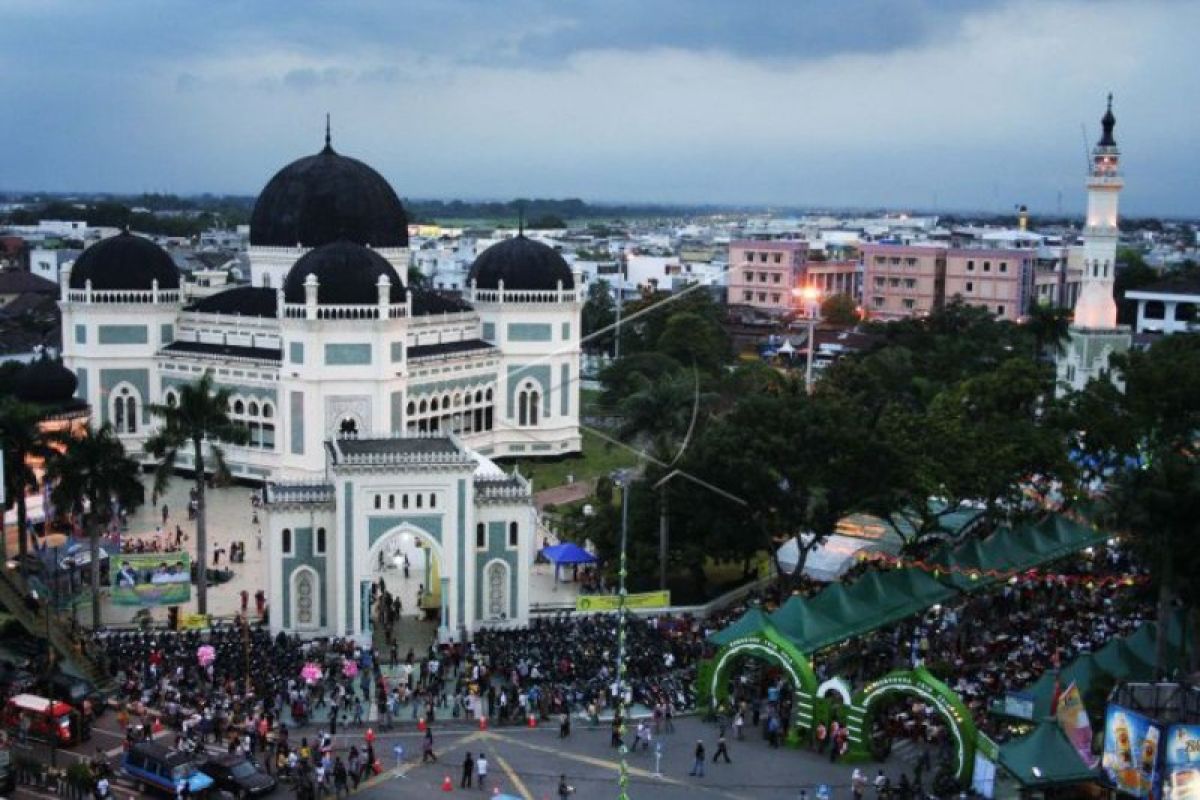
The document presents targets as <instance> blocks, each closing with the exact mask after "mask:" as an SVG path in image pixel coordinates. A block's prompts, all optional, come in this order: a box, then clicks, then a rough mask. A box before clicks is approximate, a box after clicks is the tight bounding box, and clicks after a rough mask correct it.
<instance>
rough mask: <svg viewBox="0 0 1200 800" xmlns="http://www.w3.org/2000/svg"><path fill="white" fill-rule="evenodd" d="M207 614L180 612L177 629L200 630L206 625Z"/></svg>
mask: <svg viewBox="0 0 1200 800" xmlns="http://www.w3.org/2000/svg"><path fill="white" fill-rule="evenodd" d="M208 624H209V623H208V614H180V615H179V630H181V631H192V630H195V631H202V630H204V629H205V628H207V627H208Z"/></svg>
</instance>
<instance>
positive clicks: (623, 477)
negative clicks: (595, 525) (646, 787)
mask: <svg viewBox="0 0 1200 800" xmlns="http://www.w3.org/2000/svg"><path fill="white" fill-rule="evenodd" d="M631 477H632V476H631V475H630V472H629V470H618V471H616V472H614V473H613V483H615V484H616V485H617V486H620V487H621V561H620V567H619V569H618V571H617V705H616V710H615V711H614V713H615V714H616V719H615V720H614V724H617V735H618V737H620V742H621V773H620V778H619V779H618V785H619V786H620V791H619V792H618V793H617V800H629V764H628V762H627V761H626V755H627V754H628V753H629V748H628V746H627V745H626V744H625V575H626V568H625V567H626V545H627V544H628V538H629V484H630V479H631ZM616 720H620V722H619V723H617V722H616Z"/></svg>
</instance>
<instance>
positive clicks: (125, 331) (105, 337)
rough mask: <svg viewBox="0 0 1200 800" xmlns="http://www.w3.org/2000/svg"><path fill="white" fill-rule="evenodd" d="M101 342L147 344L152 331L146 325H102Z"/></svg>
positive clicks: (99, 338) (98, 337) (99, 337)
mask: <svg viewBox="0 0 1200 800" xmlns="http://www.w3.org/2000/svg"><path fill="white" fill-rule="evenodd" d="M97 339H98V340H99V342H100V344H146V343H147V342H149V341H150V331H149V330H148V329H147V328H146V326H145V325H101V326H100V333H99V335H98V336H97Z"/></svg>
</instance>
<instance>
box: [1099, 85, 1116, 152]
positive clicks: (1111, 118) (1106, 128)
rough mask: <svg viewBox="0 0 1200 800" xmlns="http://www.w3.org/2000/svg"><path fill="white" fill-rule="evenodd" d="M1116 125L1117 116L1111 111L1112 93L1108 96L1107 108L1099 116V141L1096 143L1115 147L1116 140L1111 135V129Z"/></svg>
mask: <svg viewBox="0 0 1200 800" xmlns="http://www.w3.org/2000/svg"><path fill="white" fill-rule="evenodd" d="M1116 127H1117V118H1116V116H1115V115H1114V114H1113V113H1112V94H1109V96H1108V110H1106V111H1105V112H1104V116H1103V117H1101V118H1100V131H1101V133H1100V141H1099V142H1097V143H1096V145H1097V146H1098V147H1116V146H1117V140H1116V137H1114V136H1113V129H1114V128H1116Z"/></svg>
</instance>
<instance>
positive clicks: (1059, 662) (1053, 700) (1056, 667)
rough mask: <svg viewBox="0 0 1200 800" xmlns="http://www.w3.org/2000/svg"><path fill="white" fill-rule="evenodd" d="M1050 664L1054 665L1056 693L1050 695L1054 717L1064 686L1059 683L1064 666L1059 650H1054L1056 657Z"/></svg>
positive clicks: (1051, 712) (1051, 711) (1051, 713)
mask: <svg viewBox="0 0 1200 800" xmlns="http://www.w3.org/2000/svg"><path fill="white" fill-rule="evenodd" d="M1050 663H1052V664H1053V665H1054V692H1053V694H1051V695H1050V716H1054V715H1055V714H1056V713H1057V712H1058V700H1059V697H1060V696H1061V695H1062V684H1061V683H1059V679H1058V673H1059V667H1060V666H1061V665H1062V660H1061V659H1060V658H1059V655H1058V649H1057V648H1055V650H1054V657H1053V658H1051V659H1050Z"/></svg>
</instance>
